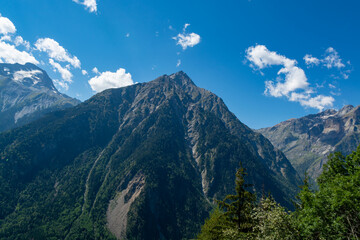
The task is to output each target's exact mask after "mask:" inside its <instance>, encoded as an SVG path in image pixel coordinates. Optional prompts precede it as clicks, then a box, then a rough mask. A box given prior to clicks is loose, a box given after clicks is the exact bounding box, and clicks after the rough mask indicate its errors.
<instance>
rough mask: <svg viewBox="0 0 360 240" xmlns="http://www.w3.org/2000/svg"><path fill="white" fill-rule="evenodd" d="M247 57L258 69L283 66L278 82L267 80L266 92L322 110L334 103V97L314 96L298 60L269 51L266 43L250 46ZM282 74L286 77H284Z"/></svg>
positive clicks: (279, 72) (252, 65)
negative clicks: (298, 64)
mask: <svg viewBox="0 0 360 240" xmlns="http://www.w3.org/2000/svg"><path fill="white" fill-rule="evenodd" d="M309 57H310V56H309ZM246 58H247V59H248V60H249V61H250V66H251V67H252V68H254V69H258V70H261V69H264V68H268V67H271V66H281V69H280V70H279V71H278V73H277V75H278V77H277V82H276V83H275V82H274V81H266V82H265V94H268V95H270V96H273V97H286V98H287V99H288V100H289V101H292V102H299V103H300V104H301V105H302V106H304V107H312V108H317V109H319V110H320V111H321V110H323V109H324V108H325V107H331V106H332V105H333V102H334V98H332V97H328V96H323V95H318V96H315V97H313V96H312V94H314V91H313V90H312V89H311V88H310V87H309V85H310V84H309V82H308V79H307V77H306V74H305V72H304V70H303V69H301V68H299V67H298V66H296V65H297V61H296V60H293V59H289V58H287V57H285V56H283V55H280V54H278V53H276V52H273V51H269V50H268V49H267V48H266V46H264V45H256V46H252V47H249V48H248V49H247V50H246ZM282 75H284V76H285V77H284V78H282V77H281V76H282ZM299 91H300V92H299Z"/></svg>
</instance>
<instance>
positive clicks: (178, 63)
mask: <svg viewBox="0 0 360 240" xmlns="http://www.w3.org/2000/svg"><path fill="white" fill-rule="evenodd" d="M180 65H181V60H180V59H179V60H178V61H177V63H176V67H180Z"/></svg>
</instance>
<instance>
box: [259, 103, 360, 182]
mask: <svg viewBox="0 0 360 240" xmlns="http://www.w3.org/2000/svg"><path fill="white" fill-rule="evenodd" d="M359 127H360V106H358V107H353V106H351V105H348V106H345V107H343V108H342V109H340V110H339V111H336V110H326V111H324V112H321V113H319V114H312V115H308V116H305V117H302V118H299V119H290V120H288V121H285V122H281V123H279V124H277V125H275V126H273V127H270V128H263V129H260V130H258V132H260V133H262V134H263V135H264V136H266V137H267V138H268V139H269V140H270V141H271V142H272V144H274V146H275V147H277V148H279V149H280V150H281V151H283V152H284V153H285V155H286V156H287V158H288V159H289V160H290V161H291V163H292V164H293V166H294V167H295V169H296V170H297V171H298V172H299V173H300V174H303V173H304V172H305V171H308V173H309V175H310V176H312V177H313V178H316V177H318V176H319V174H320V173H321V171H322V167H323V165H324V163H326V161H327V156H328V155H329V154H330V153H332V152H336V151H340V152H342V153H343V154H346V155H347V154H349V153H351V152H352V151H355V150H356V147H357V146H358V145H359V144H360V132H359V130H360V129H359Z"/></svg>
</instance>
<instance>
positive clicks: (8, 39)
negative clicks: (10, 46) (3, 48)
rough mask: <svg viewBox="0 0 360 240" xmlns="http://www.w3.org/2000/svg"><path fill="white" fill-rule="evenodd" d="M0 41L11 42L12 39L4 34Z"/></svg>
mask: <svg viewBox="0 0 360 240" xmlns="http://www.w3.org/2000/svg"><path fill="white" fill-rule="evenodd" d="M0 41H6V42H11V41H12V39H11V36H9V35H5V36H2V37H1V38H0Z"/></svg>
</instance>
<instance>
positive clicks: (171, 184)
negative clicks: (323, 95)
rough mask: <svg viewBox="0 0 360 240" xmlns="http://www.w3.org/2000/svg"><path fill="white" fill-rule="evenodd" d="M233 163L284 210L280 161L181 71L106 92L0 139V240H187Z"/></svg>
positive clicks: (286, 200) (289, 189) (286, 170)
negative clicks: (245, 169) (241, 167)
mask: <svg viewBox="0 0 360 240" xmlns="http://www.w3.org/2000/svg"><path fill="white" fill-rule="evenodd" d="M240 161H241V162H242V163H243V166H244V167H245V168H247V172H248V173H249V174H248V178H247V179H248V181H249V182H250V183H252V184H254V188H253V190H254V191H257V192H258V193H259V194H261V193H262V192H263V191H265V192H268V191H271V192H272V193H273V195H274V197H275V199H276V200H278V201H280V202H281V203H283V204H284V205H286V206H291V203H290V199H292V198H293V197H294V195H295V193H296V191H297V186H298V185H299V184H300V179H299V177H298V176H297V173H296V172H295V170H294V169H293V168H292V166H291V164H290V163H289V161H288V160H287V159H286V157H285V156H284V154H283V153H281V152H280V151H278V150H276V149H274V147H273V146H272V145H271V143H270V142H269V141H268V140H267V139H266V138H264V137H263V136H262V135H261V134H258V133H255V132H253V131H252V130H251V129H249V128H248V127H247V126H245V125H244V124H242V123H241V122H240V121H239V120H238V119H237V118H236V117H235V116H234V115H233V114H232V113H231V112H230V111H229V110H228V109H227V107H226V106H225V104H224V103H223V101H222V100H221V99H220V98H219V97H217V96H216V95H214V94H212V93H211V92H209V91H206V90H204V89H201V88H198V87H196V86H195V85H194V83H193V82H192V81H191V80H190V78H189V77H188V76H187V75H186V74H185V73H183V72H179V73H176V74H173V75H170V76H167V75H164V76H162V77H160V78H158V79H156V80H154V81H151V82H148V83H141V84H136V85H132V86H129V87H125V88H119V89H109V90H106V91H104V92H102V93H99V94H97V95H95V96H94V97H92V98H91V99H89V100H88V101H86V102H84V103H81V104H79V105H78V106H76V107H74V108H71V109H68V110H63V111H59V112H55V113H52V114H50V115H48V116H46V117H45V118H42V119H40V120H38V121H35V122H33V123H31V124H29V125H26V126H24V127H21V128H18V129H15V130H13V131H10V132H6V133H3V134H2V135H0V219H1V222H0V238H7V239H17V238H22V239H31V238H34V239H111V238H112V237H115V238H117V239H123V238H127V239H184V238H185V239H189V238H192V237H194V235H195V234H196V233H197V232H198V231H199V230H200V226H201V224H202V223H203V221H204V219H205V218H206V217H207V216H208V213H209V210H210V209H211V202H212V201H213V198H218V199H220V198H222V197H224V196H225V195H226V194H228V193H231V192H233V191H234V180H235V172H236V170H237V168H238V167H239V162H240Z"/></svg>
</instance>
